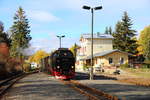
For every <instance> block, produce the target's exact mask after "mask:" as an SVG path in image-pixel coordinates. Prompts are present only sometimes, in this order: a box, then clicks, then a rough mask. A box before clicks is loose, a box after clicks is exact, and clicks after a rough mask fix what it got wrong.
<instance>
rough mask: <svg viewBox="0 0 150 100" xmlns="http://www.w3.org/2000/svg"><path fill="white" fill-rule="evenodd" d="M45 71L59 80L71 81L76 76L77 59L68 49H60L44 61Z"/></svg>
mask: <svg viewBox="0 0 150 100" xmlns="http://www.w3.org/2000/svg"><path fill="white" fill-rule="evenodd" d="M42 62H43V63H42V66H43V70H44V71H46V72H47V73H49V74H50V75H53V76H55V77H56V78H57V79H71V78H73V77H74V76H75V57H74V55H73V53H72V52H71V51H70V50H68V49H67V48H59V49H58V50H56V51H54V52H53V53H52V54H51V55H50V56H48V57H46V58H44V59H42Z"/></svg>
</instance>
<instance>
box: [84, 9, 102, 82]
mask: <svg viewBox="0 0 150 100" xmlns="http://www.w3.org/2000/svg"><path fill="white" fill-rule="evenodd" d="M83 9H86V10H91V13H92V23H91V70H90V80H93V20H94V10H100V9H102V6H97V7H94V8H92V7H90V6H83Z"/></svg>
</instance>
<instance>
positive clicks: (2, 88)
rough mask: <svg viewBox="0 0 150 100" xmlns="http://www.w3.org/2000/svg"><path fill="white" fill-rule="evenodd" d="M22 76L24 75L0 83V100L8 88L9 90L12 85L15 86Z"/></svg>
mask: <svg viewBox="0 0 150 100" xmlns="http://www.w3.org/2000/svg"><path fill="white" fill-rule="evenodd" d="M24 76H25V74H19V75H16V76H13V77H11V78H9V79H6V80H4V81H3V82H1V83H0V98H1V97H2V96H3V95H4V94H5V93H6V92H7V90H8V89H9V88H11V86H12V85H13V84H15V83H16V82H17V81H18V80H19V79H21V78H23V77H24Z"/></svg>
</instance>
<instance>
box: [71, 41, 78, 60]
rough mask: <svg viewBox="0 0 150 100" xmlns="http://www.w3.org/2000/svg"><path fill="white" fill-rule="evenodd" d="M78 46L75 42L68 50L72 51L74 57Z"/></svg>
mask: <svg viewBox="0 0 150 100" xmlns="http://www.w3.org/2000/svg"><path fill="white" fill-rule="evenodd" d="M78 48H79V46H78V45H77V44H76V43H75V44H74V45H73V46H72V47H71V48H70V50H71V52H72V53H73V55H74V56H75V58H76V56H77V49H78Z"/></svg>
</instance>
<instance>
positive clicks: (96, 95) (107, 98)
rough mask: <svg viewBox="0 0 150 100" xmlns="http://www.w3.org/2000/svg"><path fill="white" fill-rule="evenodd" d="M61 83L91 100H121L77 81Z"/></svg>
mask: <svg viewBox="0 0 150 100" xmlns="http://www.w3.org/2000/svg"><path fill="white" fill-rule="evenodd" d="M61 82H63V83H64V84H66V85H68V86H70V87H71V88H73V89H75V90H77V91H79V92H80V93H81V94H83V95H85V96H87V97H88V98H89V100H119V99H118V97H116V96H112V95H110V94H107V93H104V92H102V91H99V90H96V89H94V88H91V87H88V86H86V85H83V84H81V83H79V82H77V81H75V80H69V81H64V80H61Z"/></svg>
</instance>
